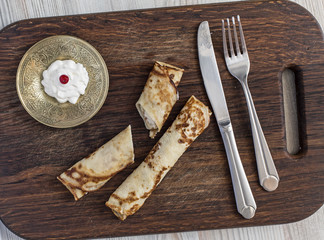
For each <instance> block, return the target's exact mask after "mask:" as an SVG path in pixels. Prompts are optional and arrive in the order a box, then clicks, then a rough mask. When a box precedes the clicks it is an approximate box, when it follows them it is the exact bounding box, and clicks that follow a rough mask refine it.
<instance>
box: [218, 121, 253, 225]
mask: <svg viewBox="0 0 324 240" xmlns="http://www.w3.org/2000/svg"><path fill="white" fill-rule="evenodd" d="M220 132H221V134H222V138H223V142H224V145H225V150H226V154H227V159H228V164H229V168H230V172H231V178H232V184H233V189H234V194H235V200H236V207H237V211H238V212H239V213H240V214H241V215H242V216H243V217H244V218H246V219H250V218H253V216H254V214H255V211H256V209H257V206H256V203H255V201H254V197H253V194H252V191H251V188H250V185H249V182H248V180H247V177H246V175H245V172H244V168H243V165H242V162H241V158H240V155H239V152H238V150H237V146H236V142H235V137H234V132H233V128H232V124H231V123H228V124H226V125H224V126H221V125H220Z"/></svg>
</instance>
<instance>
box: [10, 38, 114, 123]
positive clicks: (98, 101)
mask: <svg viewBox="0 0 324 240" xmlns="http://www.w3.org/2000/svg"><path fill="white" fill-rule="evenodd" d="M56 60H73V61H75V62H76V63H81V64H82V65H83V66H84V67H85V68H86V70H87V72H88V75H89V83H88V86H87V88H86V90H85V94H84V95H81V96H80V97H79V99H78V101H77V103H76V104H72V103H69V102H65V103H59V102H58V101H57V100H56V99H55V98H53V97H50V96H49V95H47V94H46V93H45V91H44V87H43V85H42V84H41V81H42V79H43V75H42V73H43V71H44V70H46V69H47V68H48V67H49V66H50V65H51V64H52V63H53V62H55V61H56ZM16 86H17V92H18V96H19V99H20V101H21V103H22V105H23V106H24V108H25V109H26V111H27V112H28V113H29V114H30V115H31V116H32V117H33V118H34V119H36V120H37V121H39V122H41V123H43V124H45V125H47V126H50V127H56V128H69V127H74V126H77V125H80V124H82V123H84V122H86V121H88V120H89V119H90V118H92V117H93V116H94V115H95V114H96V113H97V112H98V111H99V110H100V108H101V107H102V105H103V104H104V102H105V100H106V97H107V94H108V88H109V75H108V70H107V66H106V64H105V61H104V60H103V58H102V56H101V55H100V53H99V52H98V51H97V50H96V49H95V48H94V47H93V46H91V45H90V44H89V43H87V42H85V41H83V40H81V39H79V38H76V37H72V36H66V35H58V36H53V37H48V38H45V39H43V40H41V41H39V42H37V43H36V44H35V45H33V46H32V47H31V48H30V49H29V50H28V51H27V52H26V53H25V55H24V56H23V58H22V59H21V61H20V64H19V67H18V71H17V77H16Z"/></svg>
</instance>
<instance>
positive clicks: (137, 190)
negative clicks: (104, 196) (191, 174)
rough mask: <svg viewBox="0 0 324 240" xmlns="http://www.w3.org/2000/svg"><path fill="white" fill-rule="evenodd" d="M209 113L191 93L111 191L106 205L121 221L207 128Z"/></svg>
mask: <svg viewBox="0 0 324 240" xmlns="http://www.w3.org/2000/svg"><path fill="white" fill-rule="evenodd" d="M210 115H211V112H210V110H209V109H208V107H207V106H205V105H204V104H203V103H202V102H200V101H199V100H198V99H197V98H195V97H194V96H191V97H190V99H189V100H188V102H187V103H186V105H185V106H184V107H183V109H182V110H181V112H180V113H179V115H178V116H177V118H176V119H175V121H174V122H173V124H172V126H171V127H170V128H169V129H168V130H167V131H166V132H165V133H164V135H163V136H162V137H161V139H160V140H159V141H158V142H157V143H156V144H155V146H154V147H153V149H152V150H151V151H150V153H149V154H148V155H147V157H146V158H145V160H144V161H143V162H142V163H141V164H140V165H139V166H138V167H137V168H136V169H135V170H134V171H133V173H132V174H131V175H129V176H128V177H127V178H126V180H125V181H124V182H123V183H122V184H121V185H120V186H119V187H118V188H117V189H116V191H115V192H113V194H111V196H110V198H109V200H108V201H107V202H106V206H107V207H109V208H111V209H112V211H113V213H114V214H115V215H116V216H117V217H118V218H120V219H121V220H125V219H126V217H127V216H129V215H132V214H134V213H135V212H136V211H137V210H138V209H139V208H140V207H141V206H142V205H143V204H144V202H145V200H146V199H147V198H148V197H149V196H150V195H151V193H152V192H153V190H154V189H155V188H156V187H157V186H158V184H159V183H160V182H161V181H162V179H163V178H164V176H165V175H166V174H167V172H168V171H169V170H170V169H171V168H172V167H173V165H174V164H175V163H176V162H177V160H178V159H179V158H180V156H181V155H182V154H183V153H184V152H185V151H186V149H187V148H188V147H189V146H190V144H191V143H192V142H193V141H194V140H195V139H196V138H197V137H198V136H199V135H200V134H201V133H202V132H203V131H204V130H205V129H206V127H207V126H208V124H209V120H210Z"/></svg>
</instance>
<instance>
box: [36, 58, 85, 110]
mask: <svg viewBox="0 0 324 240" xmlns="http://www.w3.org/2000/svg"><path fill="white" fill-rule="evenodd" d="M88 82H89V75H88V72H87V70H86V69H85V67H84V66H83V65H82V64H81V63H75V62H74V61H73V60H63V61H62V60H56V61H55V62H53V63H52V64H51V65H50V66H49V67H48V69H46V70H45V71H44V72H43V80H42V81H41V83H42V85H43V86H44V90H45V92H46V93H47V94H48V95H49V96H51V97H54V98H56V100H57V101H58V102H60V103H65V102H67V101H69V102H70V103H73V104H75V103H76V102H77V101H78V99H79V97H80V95H81V94H82V95H83V94H84V93H85V89H86V88H87V85H88Z"/></svg>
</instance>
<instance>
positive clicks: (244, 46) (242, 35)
mask: <svg viewBox="0 0 324 240" xmlns="http://www.w3.org/2000/svg"><path fill="white" fill-rule="evenodd" d="M237 21H238V23H239V29H240V38H241V43H242V52H243V53H247V50H246V44H245V39H244V34H243V28H242V24H241V18H240V15H237Z"/></svg>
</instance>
